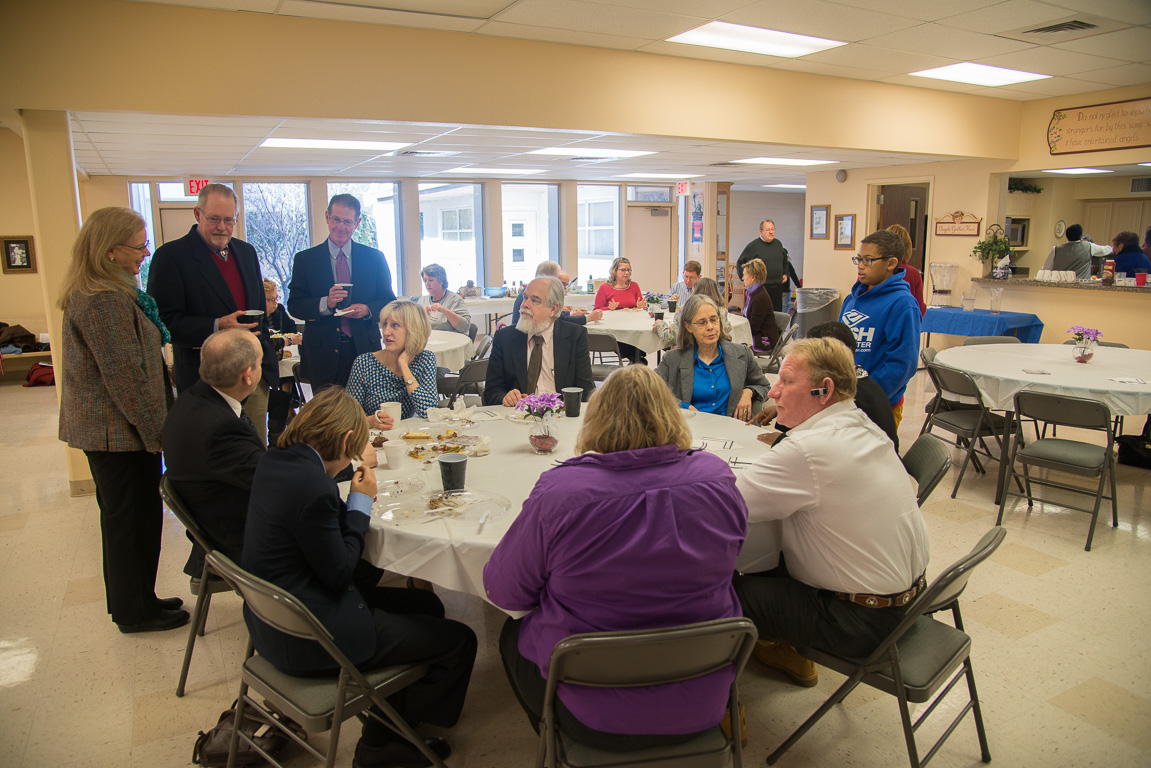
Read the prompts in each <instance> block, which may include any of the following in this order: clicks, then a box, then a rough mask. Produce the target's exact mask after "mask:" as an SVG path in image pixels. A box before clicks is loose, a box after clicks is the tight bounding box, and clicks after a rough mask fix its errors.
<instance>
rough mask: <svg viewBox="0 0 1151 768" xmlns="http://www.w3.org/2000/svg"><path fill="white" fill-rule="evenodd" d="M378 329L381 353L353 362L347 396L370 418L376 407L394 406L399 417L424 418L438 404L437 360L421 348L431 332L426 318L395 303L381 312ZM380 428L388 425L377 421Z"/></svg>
mask: <svg viewBox="0 0 1151 768" xmlns="http://www.w3.org/2000/svg"><path fill="white" fill-rule="evenodd" d="M380 330H381V331H383V337H384V348H383V349H381V350H380V351H378V352H369V353H367V354H365V355H360V356H359V357H357V358H356V361H355V363H353V364H352V372H351V374H349V376H348V386H347V390H348V394H349V395H351V396H352V397H353V398H354V399H355V401H356V402H357V403H359V404H360V407H361V408H363V409H364V413H366V414H367V415H368V416H369V417H372V416H373V415H374V414H375V413H376V411H377V410H379V408H380V403H399V404H400V406H401V412H402V414H403V415H402V418H405V419H408V418H411V417H412V416H418V417H420V418H421V419H423V418H427V415H428V408H433V407H435V405H436V403H437V402H438V401H439V396H438V394H437V391H436V356H435V355H434V354H432V353H431V352H430V351H428V350H426V349H424V346H425V345H426V344H427V343H428V336H429V335H430V334H431V332H432V328H431V324H430V323H429V322H428V316H427V314H426V313H425V312H424V310H423V308H422V307H420V306H418V305H417V304H415V303H413V302H411V301H406V300H403V299H397V300H396V301H393V302H392V303H390V304H388V305H387V306H386V307H384V308H383V309H382V310H380ZM377 418H380V417H377ZM372 425H373V426H375V423H373V424H372ZM380 426H382V427H383V428H384V429H391V428H392V424H391V420H390V419H388V418H387V417H386V416H385V417H382V421H381V422H380Z"/></svg>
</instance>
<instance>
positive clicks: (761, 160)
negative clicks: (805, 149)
mask: <svg viewBox="0 0 1151 768" xmlns="http://www.w3.org/2000/svg"><path fill="white" fill-rule="evenodd" d="M732 162H733V163H744V164H746V165H834V164H835V163H838V162H839V161H838V160H810V159H808V158H806V157H749V158H746V159H744V160H732Z"/></svg>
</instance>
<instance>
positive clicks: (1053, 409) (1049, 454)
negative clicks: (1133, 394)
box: [997, 389, 1119, 552]
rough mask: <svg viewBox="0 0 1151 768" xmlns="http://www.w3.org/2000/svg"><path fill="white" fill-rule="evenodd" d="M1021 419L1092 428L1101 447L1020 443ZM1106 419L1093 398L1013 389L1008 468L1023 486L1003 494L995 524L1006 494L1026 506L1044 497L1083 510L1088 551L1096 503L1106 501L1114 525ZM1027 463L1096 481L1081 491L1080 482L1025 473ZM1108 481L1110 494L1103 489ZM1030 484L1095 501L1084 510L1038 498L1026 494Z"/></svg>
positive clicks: (1111, 439) (1110, 429) (1047, 440)
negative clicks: (1088, 524)
mask: <svg viewBox="0 0 1151 768" xmlns="http://www.w3.org/2000/svg"><path fill="white" fill-rule="evenodd" d="M1023 419H1035V420H1037V421H1043V422H1046V423H1047V424H1050V425H1053V426H1056V427H1073V428H1077V429H1089V430H1096V431H1099V432H1102V433H1104V435H1106V445H1104V446H1100V445H1095V444H1094V443H1086V442H1082V441H1079V440H1067V439H1064V438H1060V437H1043V438H1041V439H1039V440H1036V441H1035V442H1033V443H1031V444H1030V445H1027V446H1023V445H1022V444H1021V441H1020V436H1021V435H1022V434H1023V432H1022V427H1021V426H1020V425H1021V424H1022V420H1023ZM1111 419H1112V417H1111V409H1109V408H1108V407H1107V406H1106V405H1104V404H1103V403H1101V402H1098V401H1097V400H1088V399H1086V398H1082V397H1070V396H1066V395H1053V394H1048V393H1046V392H1033V391H1029V390H1026V389H1025V390H1021V391H1019V392H1016V393H1015V429H1014V430H1013V433H1012V441H1011V451H1010V463H1009V464H1008V471H1009V472H1010V474H1011V477H1013V478H1015V480H1016V482H1019V479H1020V477H1022V479H1023V487H1022V488H1021V490H1023V489H1024V488H1025V489H1026V490H1024V491H1023V492H1022V493H1014V492H1007V491H1005V492H1004V494H1003V498H1002V499H1000V502H999V518H998V520H997V524H998V523H1001V522H1002V521H1003V513H1004V511H1005V510H1006V507H1007V497H1008V496H1018V497H1023V498H1026V499H1027V508H1028V509H1031V508H1032V507H1033V506H1034V503H1035V501H1041V502H1048V501H1049V502H1053V503H1057V504H1059V505H1060V506H1062V507H1066V508H1068V509H1076V510H1079V511H1080V512H1087V513H1088V514H1090V515H1091V527H1090V529H1089V530H1088V532H1087V544H1086V545H1085V546H1084V549H1085V550H1086V551H1088V552H1090V551H1091V541H1092V539H1093V538H1094V537H1095V524H1096V523H1097V522H1098V519H1099V507H1100V505H1101V504H1102V502H1103V500H1104V499H1107V500H1110V502H1111V525H1112V526H1113V527H1117V526H1118V525H1119V509H1118V506H1117V501H1116V498H1117V497H1116V493H1115V431H1114V426H1113V423H1112V420H1111ZM1044 432H1046V430H1044ZM1016 464H1020V465H1022V468H1023V471H1022V473H1019V472H1017V471H1016ZM1030 467H1039V468H1041V469H1047V470H1055V471H1058V472H1067V473H1070V474H1074V475H1079V476H1081V477H1098V478H1099V484H1098V486H1097V487H1096V488H1095V489H1094V490H1089V489H1084V488H1082V487H1080V486H1076V485H1071V484H1068V483H1062V482H1058V481H1056V480H1052V479H1050V478H1049V477H1046V476H1044V477H1037V476H1034V475H1032V474H1031V473H1030V472H1029V471H1028V470H1029V468H1030ZM1108 480H1110V483H1111V495H1110V496H1107V495H1106V494H1105V493H1104V490H1105V488H1106V485H1107V481H1108ZM1032 485H1040V486H1044V487H1047V488H1058V489H1061V490H1064V491H1069V492H1071V493H1080V494H1084V495H1087V496H1094V497H1095V503H1094V505H1093V506H1092V508H1091V509H1087V508H1085V507H1076V506H1073V505H1070V504H1068V503H1067V502H1066V501H1063V500H1055V499H1051V498H1040V497H1039V496H1037V495H1035V494H1034V493H1032V490H1031V486H1032Z"/></svg>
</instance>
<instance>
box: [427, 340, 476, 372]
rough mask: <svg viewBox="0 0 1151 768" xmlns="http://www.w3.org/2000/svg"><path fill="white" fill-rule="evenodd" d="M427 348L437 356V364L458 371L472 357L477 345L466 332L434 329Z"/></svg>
mask: <svg viewBox="0 0 1151 768" xmlns="http://www.w3.org/2000/svg"><path fill="white" fill-rule="evenodd" d="M425 349H429V350H431V352H432V354H434V355H435V356H436V365H437V366H439V367H440V368H447V369H448V370H449V371H458V370H459V369H461V368H463V367H464V363H466V362H467V361H468V360H471V359H472V355H473V354H475V347H474V346H473V345H472V340H471V339H469V338H468V337H467V335H466V334H463V333H456V332H455V331H432V334H431V336H429V337H428V344H427V346H426V347H425Z"/></svg>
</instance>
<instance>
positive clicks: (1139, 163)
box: [1139, 163, 1151, 165]
mask: <svg viewBox="0 0 1151 768" xmlns="http://www.w3.org/2000/svg"><path fill="white" fill-rule="evenodd" d="M1139 165H1151V163H1139Z"/></svg>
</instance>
